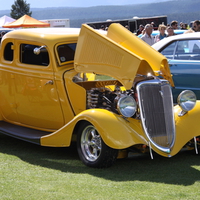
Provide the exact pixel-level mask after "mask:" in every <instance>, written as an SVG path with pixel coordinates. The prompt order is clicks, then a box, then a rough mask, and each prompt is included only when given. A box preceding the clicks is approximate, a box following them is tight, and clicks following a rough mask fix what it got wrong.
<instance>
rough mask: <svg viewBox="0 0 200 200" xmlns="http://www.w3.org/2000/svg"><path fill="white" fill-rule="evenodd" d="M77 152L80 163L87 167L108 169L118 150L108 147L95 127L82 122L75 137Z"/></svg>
mask: <svg viewBox="0 0 200 200" xmlns="http://www.w3.org/2000/svg"><path fill="white" fill-rule="evenodd" d="M77 150H78V154H79V157H80V159H81V160H82V162H83V163H84V164H85V165H87V166H89V167H96V168H104V167H110V166H111V165H112V164H113V163H114V162H115V160H116V158H117V154H118V150H116V149H112V148H110V147H108V146H107V145H106V144H105V143H104V142H103V140H102V138H101V136H100V134H99V133H98V132H97V130H96V129H95V127H94V126H93V125H92V124H90V123H89V122H84V123H82V124H81V126H80V127H79V131H78V135H77Z"/></svg>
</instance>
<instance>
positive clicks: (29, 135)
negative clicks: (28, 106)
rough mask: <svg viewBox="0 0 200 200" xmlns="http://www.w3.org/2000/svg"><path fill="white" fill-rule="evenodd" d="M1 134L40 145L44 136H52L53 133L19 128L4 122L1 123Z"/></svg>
mask: <svg viewBox="0 0 200 200" xmlns="http://www.w3.org/2000/svg"><path fill="white" fill-rule="evenodd" d="M0 133H3V134H5V135H9V136H11V137H14V138H17V139H21V140H24V141H28V142H31V143H34V144H39V145H40V138H41V137H42V136H45V135H49V134H51V132H46V131H40V130H36V129H32V128H27V127H23V126H18V125H15V124H11V123H8V122H4V121H0Z"/></svg>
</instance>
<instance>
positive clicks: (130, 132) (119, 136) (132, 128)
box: [41, 109, 148, 149]
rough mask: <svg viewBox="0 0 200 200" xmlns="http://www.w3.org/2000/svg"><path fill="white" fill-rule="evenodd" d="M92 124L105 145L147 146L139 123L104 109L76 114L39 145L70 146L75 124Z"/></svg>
mask: <svg viewBox="0 0 200 200" xmlns="http://www.w3.org/2000/svg"><path fill="white" fill-rule="evenodd" d="M82 120H84V121H88V122H90V123H91V124H93V125H94V126H95V128H96V130H97V131H98V132H99V134H100V135H101V137H102V139H103V141H104V142H105V144H106V145H108V146H109V147H111V148H115V149H124V148H128V147H130V146H132V145H135V144H148V143H147V141H146V139H145V137H143V134H144V133H143V130H142V127H141V125H140V122H139V121H137V120H135V119H130V120H131V121H130V122H129V121H127V120H125V119H123V118H122V117H121V116H119V115H117V114H114V113H112V112H109V111H107V110H104V109H89V110H85V111H83V112H81V113H80V114H78V115H77V116H76V117H75V118H74V119H73V120H72V121H70V122H69V123H68V124H66V125H65V126H63V127H62V128H61V129H59V130H57V131H56V132H54V133H52V134H50V135H47V136H44V137H42V138H41V145H43V146H54V147H64V146H70V143H71V138H72V134H73V131H74V128H75V126H76V124H77V123H78V122H80V121H82Z"/></svg>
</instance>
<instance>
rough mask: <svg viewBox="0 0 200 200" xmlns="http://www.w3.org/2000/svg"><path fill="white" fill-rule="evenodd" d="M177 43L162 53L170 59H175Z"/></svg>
mask: <svg viewBox="0 0 200 200" xmlns="http://www.w3.org/2000/svg"><path fill="white" fill-rule="evenodd" d="M176 43H177V42H173V43H171V44H170V45H168V46H167V47H165V48H164V49H163V50H162V51H161V53H162V54H163V55H164V56H165V57H166V58H168V59H174V50H175V47H176Z"/></svg>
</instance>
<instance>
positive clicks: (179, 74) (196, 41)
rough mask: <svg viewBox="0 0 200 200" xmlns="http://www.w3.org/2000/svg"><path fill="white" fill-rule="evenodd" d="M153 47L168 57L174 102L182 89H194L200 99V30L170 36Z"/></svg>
mask: <svg viewBox="0 0 200 200" xmlns="http://www.w3.org/2000/svg"><path fill="white" fill-rule="evenodd" d="M152 47H153V48H154V49H156V50H157V51H159V52H160V53H162V54H163V55H164V56H165V57H166V58H167V59H168V63H169V66H170V71H171V74H172V76H173V77H172V78H173V81H174V85H175V87H174V88H173V89H172V90H173V98H174V102H176V101H177V96H178V94H180V92H181V91H182V90H192V91H193V92H194V93H195V94H196V96H197V99H200V32H196V33H187V34H181V35H176V36H170V37H167V38H164V39H163V40H161V41H159V42H157V43H155V44H154V45H152Z"/></svg>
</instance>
